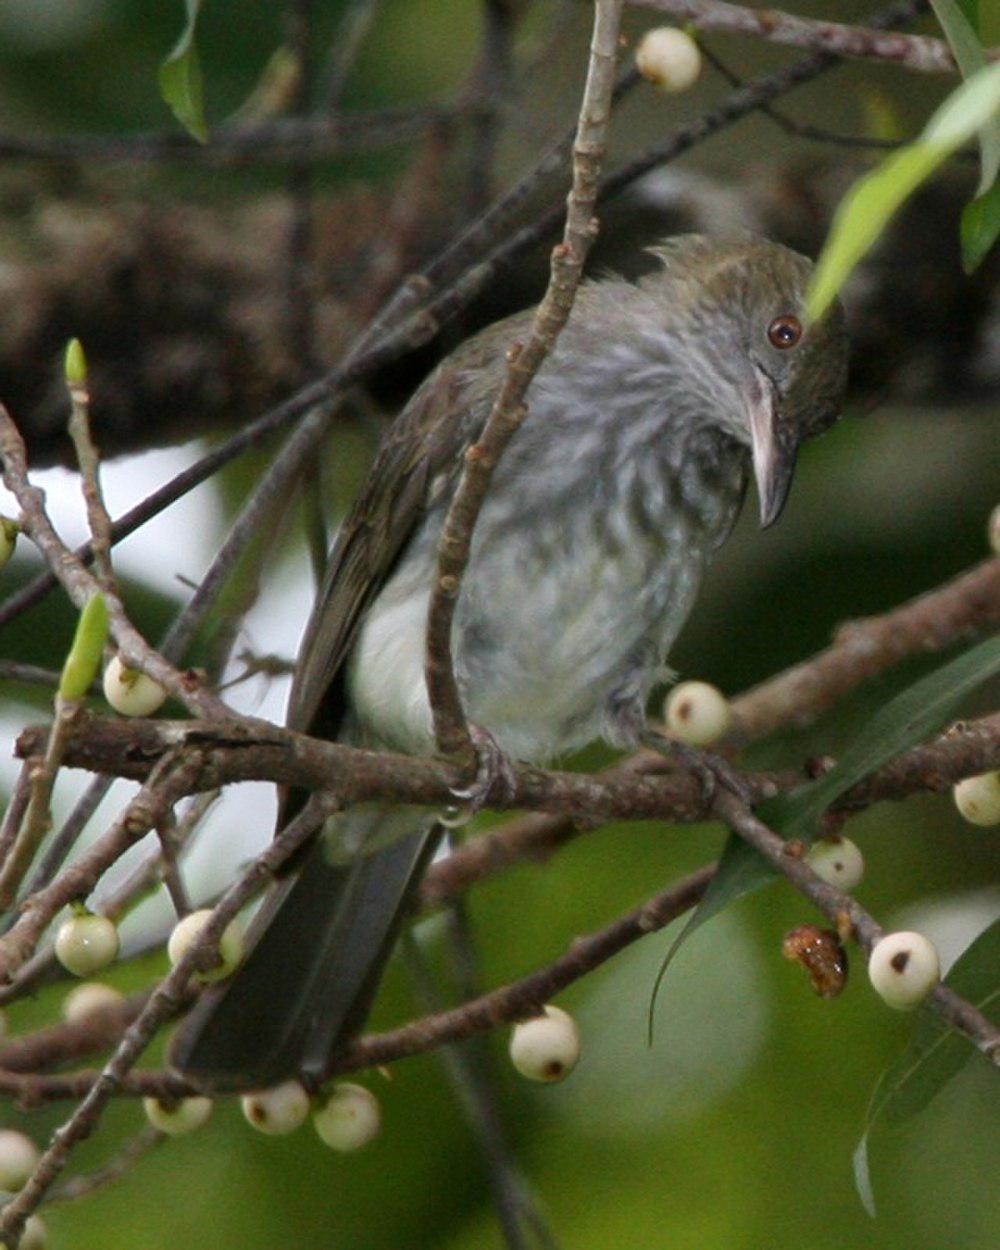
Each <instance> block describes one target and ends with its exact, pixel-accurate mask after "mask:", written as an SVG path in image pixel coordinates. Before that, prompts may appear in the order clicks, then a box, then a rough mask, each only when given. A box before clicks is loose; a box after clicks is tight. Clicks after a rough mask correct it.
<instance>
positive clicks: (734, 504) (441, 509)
mask: <svg viewBox="0 0 1000 1250" xmlns="http://www.w3.org/2000/svg"><path fill="white" fill-rule="evenodd" d="M656 251H657V255H658V256H659V259H660V260H661V262H662V267H661V268H660V269H659V270H658V271H657V272H656V273H655V274H652V275H648V276H646V277H643V278H641V279H640V280H639V281H638V282H636V283H631V282H627V281H625V280H623V279H620V278H616V277H606V278H602V279H600V280H597V281H590V282H587V283H585V284H584V285H583V286H582V287H581V288H580V290H579V292H578V294H577V298H576V301H575V304H574V306H573V310H572V313H571V315H570V318H569V322H568V324H567V325H566V327H565V329H564V330H563V332H562V334H561V335H560V337H559V339H558V341H557V343H556V345H555V348H554V350H553V351H552V353H551V355H550V356H549V357H548V358H547V360H546V361H545V362H544V363H543V364H542V366H541V368H540V370H539V371H538V374H537V375H536V377H535V379H534V381H533V382H532V383H531V386H530V388H529V390H528V395H527V403H528V414H527V418H526V419H525V421H524V424H523V425H522V426H521V428H520V429H519V430H518V432H517V433H516V434H515V435H514V438H513V440H512V441H511V443H510V444H509V446H508V448H507V450H506V452H505V453H504V455H503V457H502V458H501V459H500V461H499V463H498V464H497V466H496V469H495V472H494V475H493V479H492V481H491V484H490V490H489V494H488V496H487V498H486V501H485V503H484V506H483V508H482V511H481V513H480V516H479V519H478V522H477V524H476V527H475V531H474V535H473V542H472V554H471V560H470V563H469V567H468V570H467V572H466V575H465V578H464V581H463V583H462V588H461V593H460V596H459V600H458V604H457V608H456V615H455V623H454V631H453V639H452V646H453V652H454V660H455V668H456V674H457V677H458V682H459V687H460V690H461V694H462V699H463V703H464V706H465V709H466V712H467V715H468V717H469V720H470V722H471V723H473V724H474V725H476V726H478V727H480V728H481V729H482V730H484V731H486V732H487V733H488V734H489V735H490V736H491V737H492V739H493V740H494V741H495V743H496V745H497V746H498V747H499V748H500V750H501V751H502V752H503V753H504V754H505V755H506V756H507V757H509V758H510V759H521V760H529V761H545V760H549V759H551V758H552V757H554V756H557V755H561V754H564V753H566V752H569V751H572V750H573V749H575V748H577V747H581V746H583V745H585V744H586V743H589V742H592V741H594V740H595V739H599V738H602V739H604V740H605V741H607V742H609V743H611V744H612V745H614V746H618V747H629V746H633V745H634V744H635V743H636V742H637V741H638V740H639V738H640V736H641V735H642V734H643V732H644V729H645V705H646V701H647V698H648V696H649V693H650V690H651V687H652V686H653V684H654V683H655V682H656V681H657V679H658V674H659V673H661V672H662V669H663V665H664V663H665V660H666V657H667V653H668V651H669V648H670V646H671V644H672V643H673V641H674V639H675V638H676V636H677V634H678V631H679V630H680V628H681V626H682V625H683V623H684V620H685V618H686V617H687V615H688V612H689V610H690V608H691V605H692V603H693V601H694V598H695V595H696V593H697V591H698V585H699V582H700V580H701V577H702V574H703V572H704V570H705V567H706V565H707V564H708V562H709V560H710V559H711V557H712V555H713V553H714V552H715V551H716V550H717V549H718V547H719V546H720V545H721V544H722V543H723V542H724V541H725V539H726V537H727V535H728V534H729V532H730V530H731V529H732V526H733V523H734V521H735V519H736V516H737V513H738V511H739V508H740V505H741V502H742V499H743V496H744V492H745V488H746V485H747V481H748V478H749V475H750V471H751V468H752V472H753V476H754V478H755V481H756V485H757V494H758V498H759V504H760V519H761V524H762V525H765V526H766V525H770V524H771V523H772V522H773V521H775V520H776V519H777V517H778V515H779V513H780V512H781V509H782V506H783V504H784V502H785V499H786V497H787V494H788V490H789V487H790V484H791V480H792V473H793V470H794V467H795V458H796V453H797V451H798V448H799V444H800V443H801V441H802V440H803V439H804V438H808V437H809V436H811V435H813V434H818V433H819V432H820V431H822V430H824V429H826V428H827V427H828V426H829V425H830V424H831V423H832V422H833V421H834V420H835V419H836V417H837V414H838V412H839V409H840V405H841V401H842V398H843V393H844V386H845V379H846V372H847V343H846V336H845V332H844V325H843V315H842V313H841V310H840V309H839V308H835V309H834V310H833V311H832V312H831V313H830V314H829V315H828V316H827V317H825V318H824V319H823V320H822V321H821V322H819V323H817V324H814V325H807V324H806V318H805V313H804V309H803V301H804V297H805V290H806V286H807V284H808V281H809V277H810V273H811V269H812V266H811V264H810V262H809V261H808V260H806V259H805V258H804V257H802V256H799V255H798V254H797V253H795V252H792V251H790V250H789V249H788V248H785V247H781V246H779V245H777V244H775V243H771V242H768V241H766V240H764V239H761V238H758V237H755V236H750V235H739V236H735V237H711V236H702V235H686V236H681V237H679V238H675V239H672V240H670V241H668V242H667V243H666V244H664V245H663V246H662V247H661V248H658V249H656ZM531 315H532V314H531V313H523V314H519V315H517V316H514V317H511V318H508V319H507V320H505V321H503V322H500V323H498V324H497V325H494V326H491V327H489V328H488V329H487V330H485V331H483V332H482V333H480V334H477V335H476V336H475V337H474V338H472V339H470V340H469V341H467V342H466V343H464V344H463V345H462V346H461V347H459V348H458V349H457V350H456V351H455V352H454V353H453V354H452V355H451V356H449V357H448V358H447V359H446V360H444V361H443V363H442V364H440V365H439V366H438V368H437V369H436V370H435V371H434V373H433V374H431V376H430V377H428V378H427V380H426V381H425V382H424V383H423V384H422V385H421V387H420V388H419V390H418V391H417V392H416V393H415V394H414V396H413V398H412V399H411V400H410V402H409V403H408V404H407V405H406V407H405V409H404V410H403V412H402V414H401V415H400V416H399V418H398V419H397V420H396V422H395V423H394V424H393V426H392V428H391V429H390V430H389V432H388V434H387V436H386V437H385V439H384V441H383V443H382V446H381V448H380V450H379V452H378V454H377V456H376V458H375V460H374V463H373V465H372V468H371V470H370V472H369V474H368V477H367V480H366V482H365V484H364V486H363V488H362V490H361V493H360V495H359V497H358V499H357V501H356V503H355V505H354V508H353V510H352V512H351V513H350V515H349V516H348V518H347V520H346V521H345V522H344V524H343V526H342V528H341V530H340V532H339V534H338V536H337V539H336V542H335V544H334V546H333V549H332V552H331V556H330V563H329V569H328V573H327V576H326V581H325V584H324V586H323V587H322V589H321V591H320V593H319V595H318V598H317V602H316V605H315V607H314V609H313V613H312V617H311V619H310V621H309V624H308V627H307V629H306V632H305V637H304V640H303V643H302V649H301V652H300V655H299V661H298V665H297V668H296V674H295V679H294V683H293V687H292V693H291V701H290V706H289V712H288V723H289V725H290V726H291V727H292V728H294V729H298V730H302V731H305V732H307V733H311V734H314V735H317V736H320V737H325V738H335V739H338V740H340V741H343V742H350V743H354V744H360V745H365V746H372V747H385V748H391V749H394V750H401V751H406V752H410V753H414V754H424V755H426V754H432V753H433V751H434V741H433V735H432V730H431V716H430V709H429V704H428V699H427V692H426V686H425V681H424V646H425V637H424V635H425V626H426V618H427V605H428V598H429V593H430V587H431V585H432V582H433V580H434V573H435V561H436V547H437V542H438V537H439V533H440V530H441V524H442V521H443V518H444V515H445V512H446V510H447V508H448V504H449V502H450V500H451V498H452V495H453V492H454V490H455V486H456V483H457V481H458V478H459V475H460V471H461V467H462V462H463V453H464V451H465V449H466V448H467V447H468V446H469V444H470V443H471V442H473V441H474V440H475V439H476V438H477V437H478V434H479V432H480V430H481V429H482V426H483V423H484V421H485V420H486V417H487V414H488V412H489V409H490V405H491V402H492V400H493V398H494V396H495V395H496V393H497V390H498V387H499V384H500V381H501V378H502V376H503V372H504V369H505V365H506V360H505V356H506V352H507V350H508V348H509V347H510V346H511V344H512V343H514V342H515V341H517V340H518V339H519V338H523V337H524V335H525V334H526V332H527V330H528V327H529V324H530V318H531ZM295 802H296V799H295V796H292V799H291V803H292V804H294V803H295ZM298 802H301V796H299V798H298ZM291 810H292V807H291V806H290V805H289V803H288V802H286V804H285V810H284V813H283V817H282V819H283V820H286V819H287V818H288V815H289V812H290V811H291ZM436 817H437V813H435V812H432V811H427V810H426V809H422V808H413V807H410V808H399V807H395V808H393V807H387V806H385V805H383V806H379V805H377V804H368V805H365V806H363V807H359V808H355V809H352V810H349V811H347V812H346V813H344V814H343V815H340V816H338V817H336V818H335V819H333V820H331V821H329V822H328V824H327V826H326V828H325V829H324V831H323V833H322V834H321V835H320V836H318V837H317V839H316V841H315V842H314V844H313V845H312V848H311V849H310V851H309V852H308V853H307V854H306V855H305V856H304V857H303V859H302V861H301V862H300V863H299V864H298V865H297V866H296V871H295V872H294V873H290V874H288V875H287V876H285V877H282V878H281V879H279V880H278V881H277V882H276V883H275V884H274V886H273V887H272V889H271V891H270V893H269V895H268V896H267V897H266V898H265V900H264V903H263V905H262V906H261V908H260V910H259V912H258V914H257V916H256V917H255V919H254V921H253V924H252V926H251V932H250V934H249V941H250V950H249V954H248V956H247V958H246V961H245V962H244V964H243V965H242V966H241V967H240V968H239V969H238V971H237V972H236V973H235V975H234V976H233V977H231V978H230V979H229V980H227V981H225V982H222V983H220V984H219V985H217V986H214V987H212V988H211V989H209V990H208V991H207V992H206V993H205V994H203V996H202V998H201V999H200V1001H199V1002H198V1003H197V1005H196V1006H195V1008H194V1009H193V1011H192V1012H191V1014H190V1016H189V1017H188V1019H187V1020H186V1021H185V1022H184V1024H183V1025H182V1027H181V1030H180V1032H179V1034H178V1036H177V1038H176V1039H175V1042H174V1044H173V1047H172V1052H171V1060H172V1063H173V1065H174V1067H175V1068H176V1069H178V1070H179V1071H180V1072H181V1073H183V1074H184V1075H185V1076H187V1077H188V1078H189V1079H190V1080H192V1081H193V1082H194V1083H196V1084H197V1085H199V1086H201V1087H203V1088H205V1089H206V1090H209V1091H212V1090H219V1091H225V1090H250V1089H259V1088H263V1087H267V1086H270V1085H274V1084H276V1083H277V1082H279V1081H282V1080H285V1079H286V1078H288V1077H292V1076H299V1077H301V1078H302V1079H303V1080H304V1081H305V1082H306V1083H307V1084H315V1083H316V1082H317V1081H318V1080H321V1079H322V1077H323V1076H324V1073H325V1072H326V1070H327V1069H328V1067H329V1063H330V1058H331V1056H332V1055H333V1054H334V1053H335V1052H336V1049H337V1047H338V1046H339V1045H341V1044H343V1042H344V1041H345V1040H346V1039H348V1038H350V1037H351V1036H352V1035H353V1034H354V1033H355V1032H357V1030H359V1029H360V1028H361V1026H362V1024H363V1023H364V1018H365V1016H366V1014H367V1011H368V1009H369V1007H370V1005H371V1000H372V998H373V996H374V993H375V989H376V988H377V985H378V981H379V977H380V974H381V971H382V968H383V966H384V964H385V961H386V959H387V958H388V956H389V953H390V950H391V947H392V944H393V941H394V938H395V936H396V933H397V930H398V926H399V923H400V916H401V914H402V913H404V912H405V909H406V905H407V896H408V894H409V893H410V891H411V889H412V887H413V886H414V884H415V882H416V881H417V880H418V879H419V876H420V873H421V872H422V870H423V868H424V866H425V865H426V863H427V861H428V859H429V856H430V854H431V852H432V850H433V848H434V846H435V844H436V841H437V839H438V837H439V835H440V826H439V824H438V823H437V819H436ZM366 847H368V848H369V853H368V854H365V853H364V852H365V849H366ZM372 847H374V848H375V849H373V850H372V849H371V848H372Z"/></svg>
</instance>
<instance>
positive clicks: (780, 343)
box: [767, 313, 802, 349]
mask: <svg viewBox="0 0 1000 1250" xmlns="http://www.w3.org/2000/svg"><path fill="white" fill-rule="evenodd" d="M767 337H768V338H769V339H770V340H771V343H772V345H773V346H774V347H780V348H782V349H784V348H786V347H794V346H795V344H796V343H797V342H798V341H799V339H800V338H801V337H802V322H801V321H799V319H798V317H793V316H792V315H791V313H786V314H785V315H784V316H783V317H775V319H774V320H773V321H772V322H771V324H770V325H769V326H768V327H767Z"/></svg>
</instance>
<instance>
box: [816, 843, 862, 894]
mask: <svg viewBox="0 0 1000 1250" xmlns="http://www.w3.org/2000/svg"><path fill="white" fill-rule="evenodd" d="M805 859H806V863H807V864H808V865H809V867H810V868H811V869H812V870H813V872H814V873H815V874H816V876H817V877H819V879H820V880H821V881H825V882H826V883H827V885H835V886H837V888H838V889H841V890H853V889H854V887H855V886H856V885H858V884H859V883H860V881H861V879H862V877H864V875H865V860H864V856H863V855H862V854H861V852H860V851H859V850H858V848H857V846H856V845H855V844H854V843H853V842H852V841H851V839H850V838H842V837H840V836H839V835H838V836H836V837H833V838H820V839H819V840H818V841H817V842H814V843H813V845H812V846H811V847H810V848H809V850H808V851H807V852H806V857H805Z"/></svg>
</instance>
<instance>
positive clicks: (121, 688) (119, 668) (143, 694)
mask: <svg viewBox="0 0 1000 1250" xmlns="http://www.w3.org/2000/svg"><path fill="white" fill-rule="evenodd" d="M104 697H105V699H107V701H108V702H109V703H110V704H111V706H112V707H113V708H114V709H115V711H116V712H120V713H121V714H122V716H152V714H153V713H154V712H155V711H157V709H158V708H159V707H160V705H161V704H162V703H163V700H164V699H165V698H166V697H167V692H166V691H165V690H164V689H163V687H162V686H161V685H160V684H159V683H158V682H155V681H153V679H152V677H147V676H146V674H145V673H141V672H140V671H139V670H138V669H137V668H126V667H125V665H124V664H123V663H122V662H121V660H120V659H119V658H118V656H117V655H116V656H113V657H112V659H111V660H110V661H109V662H108V667H107V668H106V669H105V670H104Z"/></svg>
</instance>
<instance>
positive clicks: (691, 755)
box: [639, 726, 759, 807]
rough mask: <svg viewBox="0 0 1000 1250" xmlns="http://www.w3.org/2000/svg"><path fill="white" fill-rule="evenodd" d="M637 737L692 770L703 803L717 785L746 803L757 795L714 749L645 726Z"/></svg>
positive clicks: (709, 799) (715, 789)
mask: <svg viewBox="0 0 1000 1250" xmlns="http://www.w3.org/2000/svg"><path fill="white" fill-rule="evenodd" d="M639 737H640V741H641V742H642V745H643V746H645V747H648V748H649V749H650V750H651V751H655V752H656V753H657V754H658V755H662V756H664V757H665V758H666V759H669V760H675V761H676V762H677V763H678V764H679V765H680V766H681V767H682V768H684V769H686V770H687V771H688V772H690V773H693V774H694V776H695V777H697V779H698V782H699V784H700V786H701V791H702V795H703V797H704V800H705V803H706V804H707V805H708V804H711V802H712V800H713V799H714V798H715V794H716V791H717V789H718V787H719V786H723V787H724V788H725V789H726V790H729V791H730V793H732V794H735V795H736V797H737V798H738V799H739V800H740V802H742V803H745V804H746V805H747V807H752V806H753V805H754V803H756V802H757V801H758V797H759V796H758V795H757V794H756V792H755V791H754V788H753V786H752V785H751V784H750V782H749V781H748V780H747V779H746V777H744V776H743V775H742V773H740V772H739V771H738V770H737V769H735V768H734V767H733V766H732V764H730V762H729V761H728V760H727V759H724V758H723V757H722V756H721V755H716V754H715V752H714V751H705V750H702V748H701V747H693V746H691V745H689V744H688V743H687V742H680V741H679V740H678V739H676V738H668V737H666V736H665V735H664V734H661V733H657V731H656V730H655V729H650V728H649V727H648V726H647V727H646V728H644V729H643V730H642V732H641V734H640V735H639Z"/></svg>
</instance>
